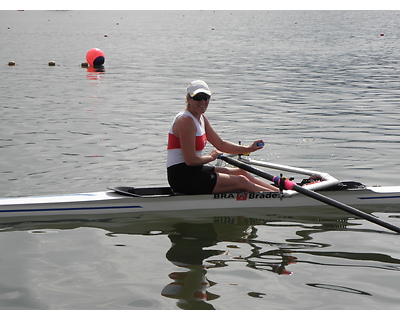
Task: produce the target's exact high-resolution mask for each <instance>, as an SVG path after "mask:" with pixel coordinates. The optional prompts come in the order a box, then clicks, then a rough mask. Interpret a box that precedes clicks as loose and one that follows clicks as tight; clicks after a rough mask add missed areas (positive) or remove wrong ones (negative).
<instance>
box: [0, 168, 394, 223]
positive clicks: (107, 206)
mask: <svg viewBox="0 0 400 320" xmlns="http://www.w3.org/2000/svg"><path fill="white" fill-rule="evenodd" d="M256 164H259V163H256ZM265 164H267V163H261V164H260V165H265ZM267 165H273V168H274V169H281V170H285V171H291V172H295V173H301V174H308V175H309V176H310V177H312V179H311V180H310V179H307V180H303V183H302V186H303V187H304V188H307V189H311V190H318V191H320V193H321V194H324V195H326V196H329V197H331V198H334V199H335V200H337V201H340V202H343V203H346V204H348V205H351V206H354V207H356V208H359V209H365V210H368V211H370V212H371V211H387V210H391V211H393V210H396V209H397V210H398V209H400V186H393V187H367V186H365V185H362V184H360V183H355V182H339V181H338V180H336V179H335V178H333V177H331V176H330V175H329V174H326V173H321V172H315V171H309V170H305V169H300V168H294V167H287V166H281V165H276V164H267ZM320 206H324V207H325V208H326V207H327V205H326V204H323V203H321V202H319V201H316V200H314V199H311V198H309V197H307V196H304V195H302V194H298V193H297V192H294V191H292V190H283V191H282V192H263V193H224V194H206V195H181V194H174V193H173V192H172V190H171V189H170V188H168V187H160V188H151V187H149V188H130V187H120V188H117V189H113V190H112V191H103V192H94V193H80V194H70V195H55V196H39V197H24V198H6V199H0V218H12V219H15V218H24V217H25V218H26V217H28V218H32V217H45V218H46V217H49V216H60V217H61V216H64V217H72V216H77V215H85V216H95V215H97V216H99V215H104V214H122V215H124V214H129V215H130V216H131V215H132V214H137V215H138V216H141V215H144V214H150V212H151V213H152V214H155V215H157V214H161V215H172V216H173V215H176V214H178V215H179V213H180V212H186V211H188V210H200V211H204V212H205V214H207V212H208V213H209V212H210V210H212V211H213V215H218V214H217V212H215V211H218V210H222V211H223V210H232V209H236V210H242V211H243V210H246V211H248V210H254V209H256V210H257V209H258V210H262V211H263V212H265V210H267V209H269V210H273V211H274V212H276V210H277V209H285V210H287V209H294V210H297V209H299V208H304V207H308V208H311V207H316V208H318V207H320Z"/></svg>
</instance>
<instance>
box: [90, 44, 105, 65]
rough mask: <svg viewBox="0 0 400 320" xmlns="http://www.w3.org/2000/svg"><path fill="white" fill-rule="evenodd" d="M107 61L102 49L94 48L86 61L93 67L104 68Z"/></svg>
mask: <svg viewBox="0 0 400 320" xmlns="http://www.w3.org/2000/svg"><path fill="white" fill-rule="evenodd" d="M105 60H106V59H105V56H104V53H103V51H101V50H100V49H97V48H93V49H90V50H89V51H88V52H87V53H86V61H87V63H88V64H90V65H91V66H102V65H103V64H104V61H105Z"/></svg>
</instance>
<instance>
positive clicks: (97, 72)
mask: <svg viewBox="0 0 400 320" xmlns="http://www.w3.org/2000/svg"><path fill="white" fill-rule="evenodd" d="M104 72H105V70H104V67H103V66H89V67H88V68H87V75H86V77H87V78H88V79H89V80H100V79H101V78H102V76H103V75H102V74H103V73H104Z"/></svg>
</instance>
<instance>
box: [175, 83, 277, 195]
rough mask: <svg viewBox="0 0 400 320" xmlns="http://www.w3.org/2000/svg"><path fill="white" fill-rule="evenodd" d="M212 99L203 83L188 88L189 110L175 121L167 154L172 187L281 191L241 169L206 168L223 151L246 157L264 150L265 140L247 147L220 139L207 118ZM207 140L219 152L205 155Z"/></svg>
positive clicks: (197, 191) (196, 191)
mask: <svg viewBox="0 0 400 320" xmlns="http://www.w3.org/2000/svg"><path fill="white" fill-rule="evenodd" d="M210 98H211V91H210V89H209V87H208V85H207V84H206V83H205V82H204V81H202V80H195V81H192V82H191V83H190V84H189V86H188V88H187V95H186V108H185V109H184V110H183V111H181V112H180V113H178V114H177V116H176V117H175V119H174V121H173V122H172V125H171V128H170V130H169V133H168V151H167V174H168V182H169V184H170V186H171V188H172V189H173V190H174V191H175V192H179V193H185V194H207V193H222V192H235V191H237V192H241V191H246V192H261V191H277V190H279V189H278V188H276V187H274V186H272V185H270V184H269V183H267V182H265V181H263V180H261V179H258V178H256V177H253V176H252V175H251V174H249V173H248V172H247V171H245V170H242V169H239V168H224V167H212V166H205V164H207V163H209V162H211V161H214V160H215V159H217V158H218V156H219V155H221V154H222V152H225V153H230V154H246V153H250V152H253V151H256V150H259V149H261V148H262V147H263V141H262V140H256V141H254V142H253V144H252V145H251V146H248V147H246V146H241V145H238V144H234V143H232V142H229V141H226V140H223V139H221V138H220V136H219V135H218V134H217V133H216V132H215V131H214V129H213V128H212V126H211V124H210V123H209V121H208V119H207V118H206V117H205V115H204V113H205V112H206V110H207V107H208V104H209V102H210ZM207 141H209V142H210V143H211V144H212V145H213V146H214V147H215V148H216V149H215V150H213V151H212V152H211V153H210V154H209V155H206V156H203V155H202V151H203V149H204V147H205V145H206V143H207Z"/></svg>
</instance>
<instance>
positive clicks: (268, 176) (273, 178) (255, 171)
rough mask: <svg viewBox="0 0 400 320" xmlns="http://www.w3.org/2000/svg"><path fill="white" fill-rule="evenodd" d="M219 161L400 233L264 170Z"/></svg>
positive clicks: (222, 157)
mask: <svg viewBox="0 0 400 320" xmlns="http://www.w3.org/2000/svg"><path fill="white" fill-rule="evenodd" d="M219 159H221V160H224V161H225V162H227V163H229V164H231V165H234V166H236V167H238V168H241V169H243V170H246V171H248V172H251V173H253V174H255V175H257V176H260V177H262V178H265V179H267V180H270V181H273V182H274V183H275V184H276V185H278V186H281V187H284V188H285V189H287V190H295V191H297V192H298V193H301V194H304V195H306V196H308V197H310V198H314V199H316V200H318V201H321V202H324V203H326V204H328V205H331V206H333V207H336V208H338V209H341V210H344V211H346V212H348V213H351V214H354V215H356V216H357V217H360V218H364V219H365V220H368V221H371V222H373V223H376V224H378V225H380V226H382V227H384V228H387V229H390V230H392V231H395V232H397V233H400V228H398V227H396V226H394V225H392V224H390V223H387V222H385V221H382V220H380V219H378V218H376V217H374V216H372V215H370V214H367V213H365V212H363V211H360V210H358V209H356V208H353V207H350V206H348V205H346V204H344V203H341V202H339V201H336V200H334V199H331V198H328V197H326V196H323V195H322V194H319V193H316V192H315V191H312V190H309V189H306V188H303V187H301V186H299V185H297V184H296V183H294V182H293V181H290V180H287V179H281V178H280V177H276V176H273V175H272V174H269V173H267V172H264V171H262V170H259V169H257V168H254V167H252V166H249V165H248V164H245V163H243V162H240V161H237V160H235V159H232V158H228V157H226V156H224V155H220V156H219Z"/></svg>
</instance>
